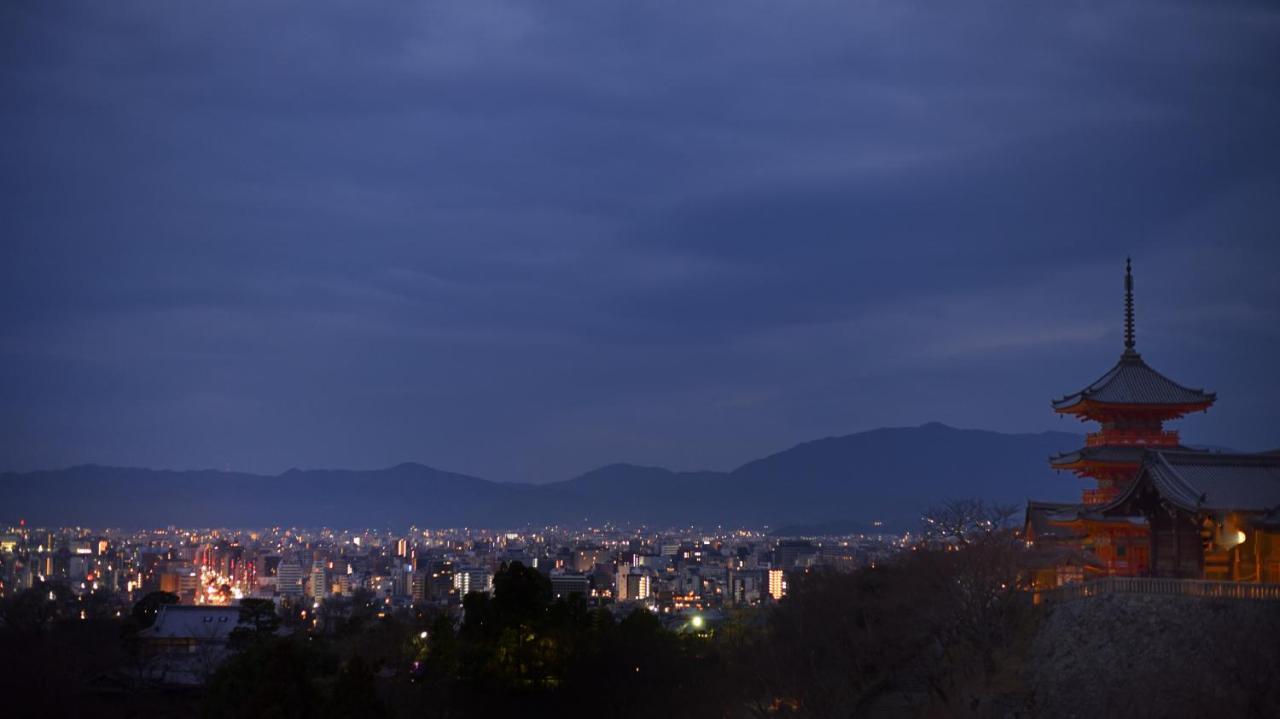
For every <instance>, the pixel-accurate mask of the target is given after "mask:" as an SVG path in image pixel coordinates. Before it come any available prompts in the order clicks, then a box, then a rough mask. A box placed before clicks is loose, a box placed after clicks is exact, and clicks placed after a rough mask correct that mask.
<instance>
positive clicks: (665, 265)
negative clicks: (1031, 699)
mask: <svg viewBox="0 0 1280 719" xmlns="http://www.w3.org/2000/svg"><path fill="white" fill-rule="evenodd" d="M0 58H2V59H0V85H2V89H3V97H4V101H3V103H0V167H3V171H2V172H0V181H2V182H3V187H2V188H0V193H2V194H0V218H3V224H2V225H0V227H3V242H2V243H0V318H2V319H0V322H2V323H3V332H2V333H0V470H23V471H25V470H30V469H37V468H57V467H63V466H68V465H73V464H79V463H85V462H95V463H103V464H121V465H132V466H146V467H157V468H159V467H169V468H205V467H215V468H230V469H237V470H247V471H254V472H270V473H275V472H280V471H283V470H285V469H287V468H289V467H294V466H297V467H357V468H366V467H381V466H387V465H392V464H396V463H399V462H404V461H411V460H412V461H420V462H424V463H427V464H431V465H433V466H437V467H440V468H444V469H449V470H453V471H459V472H466V473H471V474H477V475H480V476H484V477H488V478H492V479H499V480H512V481H534V482H540V481H547V480H552V479H562V478H566V477H568V476H571V475H573V474H576V473H578V472H581V471H584V470H586V469H589V468H591V467H593V466H596V465H599V464H603V463H606V462H613V461H629V462H636V463H644V464H660V465H664V466H668V467H672V468H679V469H683V468H709V469H728V468H731V467H733V466H736V465H737V464H739V463H741V462H744V461H747V460H750V459H753V458H756V457H759V456H762V455H764V454H767V453H769V452H773V451H776V450H779V449H783V448H785V447H787V446H789V445H791V444H793V443H796V442H799V441H804V440H809V439H815V438H818V437H822V436H827V435H834V434H846V433H850V432H855V431H860V430H866V429H871V428H875V427H880V426H899V425H915V424H920V423H924V422H929V421H941V422H945V423H947V424H952V425H955V426H960V427H974V428H987V429H994V430H1001V431H1010V432H1024V431H1029V432H1038V431H1041V430H1045V429H1060V430H1069V431H1083V430H1084V429H1085V427H1083V426H1081V425H1080V424H1078V423H1077V422H1075V421H1074V420H1069V419H1060V418H1058V417H1057V416H1055V415H1054V414H1053V412H1052V411H1051V409H1050V407H1049V401H1050V400H1051V399H1052V398H1054V397H1057V396H1061V395H1063V394H1067V393H1069V392H1072V391H1075V390H1078V389H1080V388H1082V387H1083V386H1084V385H1086V384H1087V383H1089V382H1091V381H1092V380H1094V379H1096V378H1097V377H1098V376H1099V375H1100V374H1102V373H1103V372H1104V371H1105V370H1107V369H1108V368H1109V367H1110V366H1111V364H1112V363H1113V362H1114V361H1115V360H1116V359H1117V357H1118V356H1119V353H1120V351H1121V349H1122V345H1121V330H1122V325H1121V320H1122V300H1123V285H1122V278H1123V271H1124V260H1125V257H1126V255H1132V256H1133V261H1134V269H1135V275H1136V283H1137V312H1138V349H1139V350H1140V351H1141V352H1142V353H1143V356H1144V357H1145V358H1146V359H1147V360H1148V361H1149V362H1150V363H1151V365H1152V366H1153V367H1154V368H1156V369H1157V370H1159V371H1161V372H1163V373H1165V374H1167V375H1169V376H1170V377H1172V378H1173V379H1175V380H1178V381H1180V382H1182V383H1183V384H1187V385H1190V386H1193V387H1204V388H1206V389H1210V390H1214V391H1217V392H1218V396H1219V400H1218V404H1217V406H1216V407H1214V408H1213V409H1212V410H1211V411H1210V412H1209V413H1208V414H1207V415H1203V416H1196V417H1193V418H1190V419H1188V420H1185V421H1183V422H1181V423H1180V424H1179V425H1178V426H1179V427H1180V428H1181V429H1183V430H1184V435H1185V437H1186V439H1187V440H1188V441H1191V442H1203V443H1210V444H1216V445H1222V446H1227V447H1232V448H1236V449H1242V450H1254V449H1268V448H1273V447H1276V446H1280V421H1278V420H1280V361H1278V360H1277V356H1278V355H1280V281H1278V280H1277V269H1276V268H1277V266H1280V132H1278V130H1277V129H1278V128H1280V92H1278V91H1277V90H1278V88H1280V84H1278V82H1280V8H1278V7H1277V6H1276V5H1275V4H1274V3H1269V2H1259V3H1247V2H1222V3H1204V2H1168V1H1160V2H1056V3H1050V2H1037V3H1025V2H965V3H939V2H913V1H904V2H861V1H856V0H854V1H848V0H846V1H843V2H786V3H779V2H750V1H747V0H734V1H733V2H698V3H689V2H639V3H637V2H625V3H614V2H598V1H593V2H556V3H533V2H509V3H508V2H490V1H488V0H465V1H464V2H457V3H447V4H438V3H419V2H382V3H367V2H348V3H321V2H314V1H310V0H309V1H308V2H273V3H260V2H170V1H168V0H166V1H156V2H123V1H121V2H109V3H102V2H98V3H90V2H84V3H51V2H36V1H35V0H16V1H14V2H8V3H5V4H4V6H3V9H0Z"/></svg>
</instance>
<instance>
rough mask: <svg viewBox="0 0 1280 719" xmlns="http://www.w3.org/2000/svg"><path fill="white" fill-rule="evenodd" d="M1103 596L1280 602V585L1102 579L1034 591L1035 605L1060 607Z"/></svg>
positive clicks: (1201, 580) (1137, 578)
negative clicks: (1078, 600)
mask: <svg viewBox="0 0 1280 719" xmlns="http://www.w3.org/2000/svg"><path fill="white" fill-rule="evenodd" d="M1103 594H1159V595H1166V596H1182V597H1210V598H1217V599H1273V600H1280V584H1251V583H1246V582H1215V581H1210V580H1205V579H1167V578H1162V577H1103V578H1101V579H1090V580H1089V581H1087V582H1073V583H1071V584H1064V585H1062V586H1060V587H1054V588H1053V589H1044V590H1038V591H1033V592H1032V597H1031V601H1032V603H1033V604H1057V603H1061V602H1069V601H1073V600H1076V599H1084V598H1086V597H1096V596H1100V595H1103Z"/></svg>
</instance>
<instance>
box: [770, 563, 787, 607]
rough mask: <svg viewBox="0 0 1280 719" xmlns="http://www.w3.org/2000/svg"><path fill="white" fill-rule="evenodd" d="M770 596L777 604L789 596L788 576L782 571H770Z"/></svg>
mask: <svg viewBox="0 0 1280 719" xmlns="http://www.w3.org/2000/svg"><path fill="white" fill-rule="evenodd" d="M769 596H770V597H772V598H773V600H774V601H775V602H776V601H778V600H779V599H782V598H783V597H785V596H787V574H786V572H784V571H783V570H781V569H776V568H775V569H770V570H769Z"/></svg>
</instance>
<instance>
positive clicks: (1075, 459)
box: [1049, 445, 1185, 469]
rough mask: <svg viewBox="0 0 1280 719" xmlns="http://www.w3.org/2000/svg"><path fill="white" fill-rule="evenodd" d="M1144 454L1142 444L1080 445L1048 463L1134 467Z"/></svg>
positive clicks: (1144, 450)
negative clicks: (1126, 465)
mask: <svg viewBox="0 0 1280 719" xmlns="http://www.w3.org/2000/svg"><path fill="white" fill-rule="evenodd" d="M1179 449H1185V448H1181V447H1180V448H1179ZM1146 454H1147V448H1146V447H1143V446H1142V445H1125V446H1106V445H1103V446H1101V447H1081V448H1080V449H1077V450H1074V451H1071V452H1063V453H1061V454H1055V455H1053V456H1052V457H1050V458H1049V464H1050V465H1052V466H1053V467H1056V468H1059V469H1066V468H1067V467H1071V466H1074V465H1078V464H1129V465H1133V466H1135V467H1136V466H1138V465H1139V464H1142V458H1143V457H1145V456H1146Z"/></svg>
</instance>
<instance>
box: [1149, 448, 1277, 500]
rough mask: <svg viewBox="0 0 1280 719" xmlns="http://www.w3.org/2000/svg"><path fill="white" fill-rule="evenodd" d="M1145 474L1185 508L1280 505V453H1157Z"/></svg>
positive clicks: (1168, 498) (1164, 493) (1162, 491)
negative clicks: (1277, 454) (1279, 455)
mask: <svg viewBox="0 0 1280 719" xmlns="http://www.w3.org/2000/svg"><path fill="white" fill-rule="evenodd" d="M1143 472H1144V473H1146V474H1147V475H1149V476H1150V477H1151V481H1152V483H1153V484H1154V485H1155V487H1156V489H1157V490H1158V491H1159V492H1160V495H1161V496H1162V497H1164V498H1165V499H1167V500H1169V501H1170V502H1172V503H1173V504H1175V505H1177V506H1179V507H1182V508H1183V509H1187V510H1195V509H1209V510H1234V511H1260V512H1265V511H1271V510H1275V509H1277V508H1280V457H1277V456H1276V455H1274V454H1218V453H1204V452H1152V453H1151V454H1150V455H1149V456H1148V458H1147V461H1146V463H1145V464H1144V466H1143Z"/></svg>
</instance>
